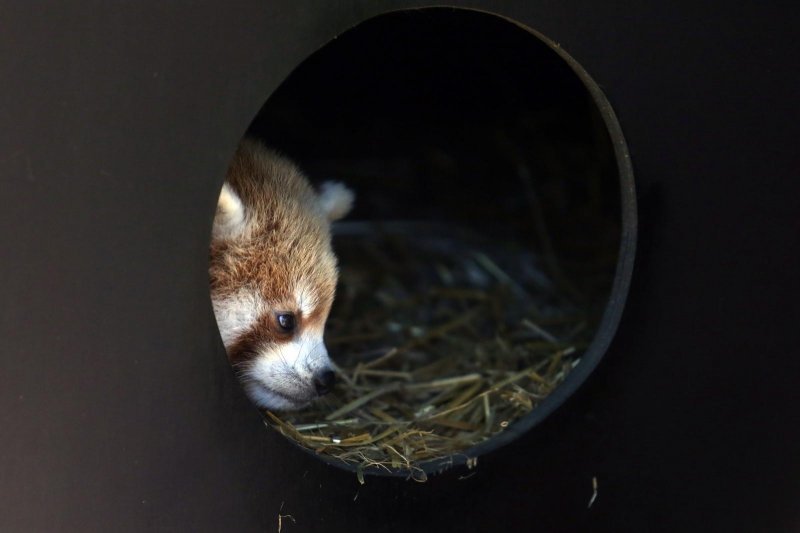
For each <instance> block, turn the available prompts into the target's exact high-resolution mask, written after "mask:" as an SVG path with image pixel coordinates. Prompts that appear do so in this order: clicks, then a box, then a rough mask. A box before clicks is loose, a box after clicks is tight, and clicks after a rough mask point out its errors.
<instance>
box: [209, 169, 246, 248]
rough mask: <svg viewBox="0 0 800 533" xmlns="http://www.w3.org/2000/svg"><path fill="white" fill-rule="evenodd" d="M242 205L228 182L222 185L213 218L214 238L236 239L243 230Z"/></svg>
mask: <svg viewBox="0 0 800 533" xmlns="http://www.w3.org/2000/svg"><path fill="white" fill-rule="evenodd" d="M244 215H245V213H244V204H242V200H241V199H240V198H239V195H238V194H236V191H234V190H233V187H231V186H230V184H229V183H228V182H225V183H224V184H223V185H222V191H221V192H220V194H219V200H217V214H216V215H215V216H214V232H213V233H214V235H213V236H214V238H215V239H226V238H231V237H236V236H237V235H239V234H241V232H242V230H243V229H244V226H245V222H244V218H245V217H244Z"/></svg>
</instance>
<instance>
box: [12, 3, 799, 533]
mask: <svg viewBox="0 0 800 533" xmlns="http://www.w3.org/2000/svg"><path fill="white" fill-rule="evenodd" d="M456 4H458V3H456ZM680 4H682V5H680ZM0 13H2V15H0V18H1V19H2V20H3V22H4V24H3V28H4V29H3V32H2V35H0V49H1V50H3V54H2V58H3V59H2V60H0V73H2V79H3V80H4V83H3V85H2V88H1V89H0V94H2V102H3V105H2V106H0V117H2V120H0V176H2V178H0V180H1V183H2V185H0V195H2V200H3V202H2V205H3V207H2V209H1V210H0V219H2V224H0V243H1V244H2V249H3V258H2V261H0V275H1V276H2V277H1V278H0V279H2V280H3V281H4V283H3V289H2V290H1V291H0V334H2V339H3V342H2V344H3V348H2V349H1V350H0V380H1V381H0V407H1V408H0V423H2V428H3V432H2V435H3V436H2V438H0V529H2V530H3V531H49V530H58V531H123V530H125V531H127V530H130V531H151V530H153V531H161V530H179V531H183V530H185V531H226V530H234V531H264V530H267V531H269V530H276V531H287V532H288V531H353V532H356V531H364V532H378V531H387V532H388V531H441V530H456V531H492V530H494V529H496V528H498V527H502V529H504V530H508V531H534V530H542V531H572V530H576V531H587V530H589V531H594V530H597V531H620V530H634V531H639V530H648V531H649V530H664V531H700V530H702V531H706V530H709V529H711V530H720V531H725V530H731V529H736V530H748V531H749V530H769V531H793V530H796V529H797V528H798V527H800V514H798V512H797V509H796V505H795V502H796V501H797V498H798V497H799V496H800V482H798V480H800V455H798V454H797V453H796V450H797V448H798V446H799V445H800V442H799V439H798V437H799V436H800V416H798V414H797V412H798V405H800V394H798V392H797V390H798V383H800V362H799V361H800V360H798V358H797V357H796V354H797V345H798V341H799V340H800V339H798V335H797V328H796V327H795V322H796V319H797V301H798V299H800V285H798V282H797V274H796V273H797V271H798V270H800V269H798V262H797V255H798V254H797V248H798V242H799V239H798V235H800V216H798V208H797V206H798V200H797V199H798V197H799V196H800V186H799V185H798V183H800V181H798V180H797V171H798V169H800V161H798V158H797V150H796V146H795V145H796V143H797V139H798V138H800V131H798V126H797V124H798V123H800V113H799V112H798V106H797V105H796V92H797V90H796V89H797V87H798V86H800V84H799V82H800V76H798V70H797V69H796V68H795V67H794V66H793V65H794V64H795V63H796V61H795V57H796V56H797V49H796V45H795V42H794V41H795V39H794V28H796V27H797V25H798V23H800V20H797V19H798V12H797V10H792V11H790V10H783V9H781V8H779V7H770V6H760V7H758V6H757V7H752V6H751V7H746V8H738V9H737V10H736V11H730V12H728V11H725V10H724V9H720V8H706V7H703V6H698V5H697V4H696V3H694V2H679V3H677V4H675V3H673V4H671V5H669V6H666V5H663V6H659V5H649V4H642V3H641V2H639V3H635V2H630V3H628V4H627V5H618V4H615V5H613V6H611V5H603V4H601V3H598V4H597V5H584V4H579V3H575V2H566V3H560V4H558V5H550V4H547V5H545V4H541V5H538V4H535V3H530V2H522V1H520V2H489V1H486V2H471V3H468V4H463V5H449V6H447V7H428V6H424V5H423V4H418V3H414V2H399V3H398V2H383V1H372V2H366V1H363V2H352V3H350V4H348V5H346V6H345V5H343V4H333V3H326V2H310V1H308V2H299V3H298V2H282V1H264V2H255V1H253V2H240V3H239V4H238V5H236V6H222V5H218V4H212V3H208V4H207V5H199V4H192V5H189V4H183V3H167V4H164V3H163V2H162V3H159V2H139V3H135V4H130V5H119V4H108V5H106V4H98V5H89V4H86V5H82V6H73V7H71V8H68V7H64V6H63V5H57V4H55V3H53V5H50V6H44V5H37V6H32V5H30V6H29V5H23V4H22V3H16V4H15V5H12V4H8V5H5V6H3V7H2V8H0ZM245 132H247V133H248V134H249V135H250V136H254V137H258V138H260V139H262V140H263V141H264V142H266V143H268V144H270V145H271V146H273V147H275V148H277V149H279V150H280V151H281V152H283V153H284V154H286V155H288V156H290V157H291V158H292V159H294V160H295V161H296V162H298V163H299V164H300V166H301V167H302V168H304V169H305V170H306V172H307V174H308V175H309V176H310V178H311V179H312V181H322V180H324V179H331V178H334V179H338V180H341V181H344V182H346V183H348V185H349V186H351V187H352V188H353V189H354V190H355V191H356V195H357V203H356V208H355V210H354V212H353V213H352V215H351V217H350V221H349V222H346V223H344V224H342V225H340V226H338V227H337V229H336V236H335V238H334V246H336V247H338V248H337V250H338V251H339V252H340V259H341V263H342V278H343V282H346V281H347V279H350V278H348V277H347V276H348V275H349V274H347V267H348V264H353V263H352V262H353V259H352V258H353V257H355V258H356V259H357V258H358V257H359V254H358V252H356V253H355V254H353V253H351V254H350V255H349V256H348V253H347V241H348V239H350V240H351V241H352V240H353V239H354V238H356V240H357V239H358V238H361V237H364V231H365V230H364V228H366V227H369V228H372V229H370V230H369V231H374V228H375V227H380V228H382V231H385V230H386V228H389V230H388V231H389V232H390V233H391V232H392V231H395V232H400V233H403V232H405V234H404V238H410V239H411V241H412V242H415V243H420V242H426V243H428V242H429V241H431V240H434V241H436V242H439V243H441V242H442V240H443V239H444V240H447V241H448V242H449V243H451V244H452V242H456V241H457V242H458V243H460V245H459V246H462V248H459V247H456V248H454V249H450V248H448V249H447V250H448V252H447V253H448V254H450V255H449V256H450V257H457V256H458V257H460V256H459V254H460V253H462V252H463V251H464V248H463V246H465V245H464V243H465V242H466V243H468V244H469V247H479V248H480V249H481V250H490V251H491V252H486V257H484V259H480V258H477V259H476V256H474V255H472V256H470V260H469V261H472V262H474V263H475V264H476V265H478V266H479V267H481V268H476V269H474V271H473V270H470V269H469V268H466V267H465V270H464V272H465V274H464V275H465V276H466V277H467V278H469V279H470V280H472V282H474V283H475V284H477V285H481V283H484V282H485V279H490V280H491V279H494V281H498V280H499V281H503V282H504V286H506V288H508V290H509V291H511V293H514V292H515V291H516V297H517V298H518V299H519V297H520V296H519V294H525V295H527V294H529V292H530V289H529V287H528V286H527V285H525V286H522V285H524V284H523V283H522V282H520V279H523V280H525V281H526V282H527V281H531V282H532V283H533V284H534V285H536V283H539V287H540V288H541V289H542V290H546V289H547V287H550V289H549V290H551V291H553V292H552V294H553V295H556V296H557V297H558V298H563V301H567V302H569V305H571V306H573V307H572V308H574V309H575V310H577V311H579V312H580V313H583V314H581V316H582V317H583V318H584V320H582V321H580V323H576V324H572V326H575V327H574V328H568V330H565V331H566V333H563V335H564V336H563V337H561V335H562V334H561V333H559V334H558V335H557V336H559V339H566V340H569V339H573V340H574V341H575V342H574V343H573V344H574V346H572V349H573V351H570V352H569V353H570V354H573V359H570V360H569V361H568V365H567V366H566V367H563V372H562V373H561V374H560V378H559V381H558V383H555V384H554V385H556V386H553V387H552V388H551V389H552V390H551V389H548V392H549V394H544V395H541V397H539V396H536V395H534V396H532V397H535V400H536V401H535V402H534V403H535V406H533V407H532V409H530V410H526V411H525V412H522V413H518V416H517V415H515V418H513V420H507V421H502V420H498V419H491V420H489V419H485V420H484V419H478V418H476V419H474V420H473V419H459V420H455V421H453V420H451V419H448V420H449V422H448V424H451V425H453V424H455V425H456V426H459V427H460V428H461V429H464V428H465V427H466V428H469V427H472V426H473V425H475V424H478V425H485V426H486V428H488V429H491V428H492V427H493V426H492V425H491V424H492V423H500V422H508V423H506V424H505V425H502V426H501V427H502V430H500V429H499V427H496V428H494V429H495V430H492V431H490V432H489V433H488V435H489V437H490V438H488V439H486V440H481V441H480V442H469V443H466V444H465V445H464V448H463V449H459V450H456V451H453V450H449V451H448V453H445V454H443V455H441V454H440V456H438V457H436V458H435V459H434V460H429V461H427V462H424V461H423V462H421V463H420V464H419V469H418V473H417V475H406V474H409V473H408V472H402V471H398V470H397V469H396V468H389V469H385V470H386V471H385V472H384V471H382V470H381V469H380V468H372V469H369V468H367V469H366V473H367V474H374V475H367V476H366V477H365V478H364V477H363V476H362V475H361V474H362V473H363V470H364V469H363V468H361V467H358V466H357V465H354V464H352V463H348V464H346V463H345V462H342V461H340V460H337V459H336V458H335V457H332V456H330V455H326V454H325V453H324V450H323V453H320V450H316V451H315V450H308V449H302V447H301V446H298V445H297V443H295V442H292V441H291V440H290V439H287V438H285V437H284V436H283V435H281V434H280V433H279V432H278V431H276V430H275V428H274V427H272V426H271V425H270V424H268V423H265V419H264V417H263V414H262V413H260V412H259V411H258V410H257V409H256V408H255V407H254V406H253V405H252V404H251V403H250V402H249V401H248V399H247V398H246V397H245V395H244V393H243V391H242V389H241V387H240V385H239V383H238V381H237V379H236V377H235V375H234V372H233V371H232V369H231V367H230V365H229V364H228V362H227V360H226V357H225V352H224V349H223V346H222V343H221V340H220V336H219V331H218V330H217V327H216V322H215V320H214V315H213V312H212V307H211V301H210V297H209V287H208V248H209V242H210V233H211V222H212V218H213V215H214V209H215V203H216V198H217V195H218V194H219V191H220V187H221V185H222V181H223V178H224V176H225V170H226V168H227V165H228V162H229V161H230V159H231V156H232V155H233V152H234V149H235V147H236V145H237V143H238V141H239V139H240V138H241V137H242V136H243V135H244V134H245ZM454 236H458V238H457V239H456V238H455V237H454ZM464 236H467V237H464ZM426 239H427V240H426ZM437 239H438V240H437ZM479 243H480V246H479ZM501 245H502V246H501ZM506 245H509V246H511V248H508V247H505V248H503V246H506ZM501 248H502V250H504V251H502V252H501V251H498V250H500V249H501ZM509 249H510V250H512V251H511V252H508V250H509ZM470 250H472V248H470ZM395 252H397V250H395ZM401 252H402V253H406V255H407V256H408V255H409V254H408V250H407V249H405V252H403V251H402V250H401ZM401 252H398V253H401ZM417 252H418V250H414V251H413V253H411V254H410V255H411V256H414V257H416V256H417V255H418V254H417ZM402 253H401V255H402ZM470 253H472V252H470ZM504 254H505V255H504ZM381 257H384V256H381ZM487 258H489V259H487ZM390 263H391V268H388V267H387V268H388V270H392V269H394V270H392V272H394V273H395V274H396V275H397V276H398V277H402V276H403V274H404V272H406V273H407V271H408V269H405V270H404V268H405V267H404V265H407V264H409V263H404V262H393V261H390ZM471 264H472V263H469V265H471ZM398 265H399V267H398ZM440 266H441V265H434V264H433V263H431V269H430V272H433V273H434V274H437V275H438V276H440V278H441V279H440V280H442V283H444V284H445V285H447V283H448V280H451V279H455V278H457V277H458V276H455V277H453V276H451V274H452V273H450V274H448V273H447V272H450V271H448V270H447V268H445V269H444V272H445V273H444V274H443V273H442V272H443V270H442V268H440ZM481 269H483V270H481ZM377 270H381V269H377ZM377 270H376V269H375V268H373V270H371V272H373V273H374V272H375V271H377ZM426 272H427V271H426ZM509 274H511V275H509ZM448 276H450V277H448ZM481 276H483V277H481ZM504 276H505V278H504ZM526 276H527V277H526ZM476 280H477V281H476ZM481 280H484V281H481ZM517 282H519V283H517ZM486 283H488V282H486ZM548 284H549V285H548ZM345 287H346V285H345ZM381 290H382V289H381V287H377V288H376V290H375V291H374V292H375V293H376V294H383V293H382V292H381ZM346 293H347V291H346V290H344V291H340V300H341V301H346ZM390 293H391V294H395V293H392V292H391V291H389V293H387V294H390ZM391 294H390V295H391ZM395 295H396V294H395ZM384 296H385V294H384ZM412 296H413V295H412ZM556 296H553V298H556ZM559 301H561V300H559ZM501 311H502V310H501ZM539 311H541V309H539ZM337 313H339V314H337ZM341 313H343V311H341V310H337V309H336V308H335V309H334V312H333V314H332V316H331V321H332V326H335V325H336V323H337V322H336V320H339V323H341V322H346V321H344V320H341V317H342V316H344V315H342V314H341ZM545 315H547V313H540V314H539V315H537V316H539V317H542V316H545ZM550 317H551V318H553V316H552V314H551V315H550ZM556 318H557V317H556ZM552 322H553V323H555V322H557V320H555V319H554V320H553V321H552ZM530 323H531V324H532V326H530V327H531V328H533V329H532V331H533V333H535V335H534V334H533V333H532V335H533V336H534V337H536V336H537V335H538V336H539V337H543V338H545V340H547V337H548V336H550V337H552V336H553V335H552V334H551V332H550V331H549V330H548V328H547V327H544V328H540V326H539V325H537V324H536V323H533V322H530ZM553 327H554V328H555V327H557V326H553ZM537 328H539V329H541V330H542V331H543V332H542V331H538V330H537ZM421 331H423V332H422V333H421V335H422V336H424V335H425V332H424V330H421ZM412 333H413V332H412ZM529 333H530V332H529ZM570 335H571V336H570ZM511 338H512V339H517V337H515V336H514V334H513V332H512V335H511ZM540 340H541V339H540ZM497 342H498V343H500V345H503V343H504V342H506V341H505V340H503V339H500V340H498V341H497ZM537 342H538V341H537ZM565 342H566V341H565ZM462 344H463V343H462ZM473 348H474V347H473V346H471V345H468V346H466V347H465V348H464V352H465V353H466V354H468V355H465V357H469V354H470V353H472V355H475V354H477V353H478V351H475V352H474V353H473V352H470V350H472V349H473ZM562 351H563V350H562ZM331 353H332V355H334V359H335V360H336V358H337V357H343V355H341V354H339V355H337V354H336V351H335V350H334V349H331ZM563 362H564V361H561V360H559V361H556V362H554V363H552V365H549V366H550V367H552V369H554V370H558V368H561V367H559V366H558V365H559V364H562V363H563ZM478 370H479V372H476V373H475V375H477V374H480V373H481V372H483V374H485V375H489V374H492V372H494V370H493V369H491V368H479V369H478ZM554 375H555V374H554ZM449 377H450V375H449V374H446V373H442V374H437V373H436V372H432V373H431V374H430V375H429V376H428V378H431V379H433V380H436V379H437V378H441V379H448V378H449ZM470 379H472V378H470ZM481 379H483V378H481ZM476 390H477V388H476ZM462 392H463V391H462ZM459 395H460V393H459V394H456V396H459ZM443 398H446V399H447V400H448V401H454V400H453V398H452V397H449V398H447V397H446V396H443ZM456 403H457V402H456ZM408 411H410V412H411V411H414V410H413V409H408ZM478 411H480V409H476V413H477V414H478V415H480V413H478ZM486 412H487V413H488V412H489V411H488V404H487V411H486ZM412 414H413V413H412ZM487 416H488V415H487ZM476 420H477V421H478V422H476ZM451 429H452V428H451ZM432 431H435V429H433V430H432ZM320 438H325V437H320ZM331 438H332V439H334V438H335V436H332V437H331ZM401 451H402V450H401ZM309 452H310V453H309ZM401 470H402V469H401ZM357 472H358V475H357ZM419 472H421V473H422V474H419ZM422 479H425V480H426V481H425V482H424V483H418V482H416V481H421V480H422Z"/></svg>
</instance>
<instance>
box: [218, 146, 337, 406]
mask: <svg viewBox="0 0 800 533" xmlns="http://www.w3.org/2000/svg"><path fill="white" fill-rule="evenodd" d="M351 203H352V193H350V191H348V190H347V189H345V188H344V187H343V186H341V185H337V184H332V185H331V184H329V185H328V186H327V188H326V189H324V190H323V191H322V193H318V192H316V191H315V190H314V189H313V188H312V187H311V185H310V184H309V182H308V181H307V179H306V178H305V176H304V175H303V174H302V172H301V171H300V170H299V169H298V168H297V167H296V166H295V165H294V164H293V163H292V162H290V161H289V160H288V159H286V158H284V157H282V156H280V155H278V154H277V153H275V152H274V151H271V150H269V149H267V148H265V147H264V146H262V145H261V144H259V143H258V142H256V141H252V140H245V141H243V142H242V143H241V145H240V146H239V148H238V150H237V151H236V154H235V156H234V158H233V160H232V162H231V164H230V167H229V169H228V173H227V176H226V185H225V187H224V188H223V193H222V194H221V196H220V202H219V206H218V209H217V215H216V217H215V225H214V236H213V238H212V243H211V250H210V261H211V264H210V269H209V273H210V283H211V295H212V301H213V303H214V309H215V313H216V314H217V321H218V324H219V325H220V331H221V333H222V335H223V340H225V341H226V350H227V351H228V355H229V358H230V359H231V362H232V363H235V364H242V363H247V362H249V361H251V360H253V359H257V361H256V362H255V363H253V364H252V365H250V366H245V368H247V369H253V368H256V365H260V366H258V368H259V369H260V370H259V372H260V373H258V372H256V371H255V370H253V371H252V372H251V374H253V375H256V374H257V378H253V379H255V381H260V383H259V384H258V386H259V387H260V386H262V385H263V387H265V388H266V389H270V391H269V392H270V393H273V392H274V393H276V394H278V393H279V392H280V391H279V390H278V389H279V388H280V387H279V386H283V382H282V381H281V379H283V380H284V381H285V380H287V379H288V378H284V377H283V376H284V375H285V374H287V373H291V372H293V373H294V374H296V375H297V376H298V377H297V379H296V380H295V381H296V382H297V383H295V382H292V384H293V386H295V388H296V389H297V390H301V389H302V390H303V391H305V390H306V389H303V388H302V387H301V385H302V386H305V384H304V383H300V382H301V381H302V380H303V379H306V378H307V376H306V373H304V372H305V371H306V369H305V367H301V366H298V365H299V364H300V363H297V364H293V365H289V364H288V363H285V364H284V367H282V372H283V374H279V373H278V372H277V371H275V376H277V377H276V378H275V379H270V378H269V376H271V375H272V373H271V371H270V370H269V368H271V367H270V366H269V365H270V364H272V365H278V364H282V363H281V362H280V361H278V360H277V358H282V359H283V360H284V361H286V360H289V361H293V360H294V359H297V357H295V355H296V354H293V353H286V352H285V351H283V350H290V349H294V348H292V346H297V347H298V349H300V350H301V351H302V350H307V349H309V350H310V348H308V347H307V346H305V344H303V343H311V342H318V344H319V345H320V346H316V345H315V346H316V347H315V348H314V349H315V350H316V351H315V352H314V353H313V355H314V357H315V358H316V359H324V361H325V362H327V352H326V351H325V350H324V346H322V332H323V329H324V324H325V321H326V320H327V316H328V313H329V312H330V308H331V305H332V303H333V298H334V292H335V288H336V281H337V265H336V257H335V256H334V254H333V250H332V247H331V242H330V222H331V220H332V219H335V218H338V217H340V216H342V215H343V214H345V213H346V212H347V211H348V210H349V208H350V204H351ZM280 313H290V314H291V315H292V316H293V317H294V320H295V328H294V330H293V331H292V332H286V331H283V330H282V329H281V327H280V326H279V325H278V323H277V318H276V317H277V315H278V314H280ZM308 339H311V340H308ZM317 339H318V341H317ZM301 340H302V342H301ZM281 346H283V348H281ZM309 353H310V352H309ZM323 353H324V357H323V356H322V355H320V354H323ZM293 357H294V359H293ZM306 357H307V358H308V356H306ZM270 358H272V359H274V361H273V360H272V359H270ZM328 364H329V362H328ZM250 377H251V378H252V376H250ZM279 378H280V379H279ZM261 382H263V383H261ZM298 383H300V385H298ZM286 387H288V385H287V386H286ZM272 389H275V390H272ZM259 390H260V389H259ZM287 390H288V388H287ZM293 390H294V389H293ZM283 393H286V394H289V393H288V392H286V391H283ZM298 394H299V393H298ZM290 396H291V395H290ZM301 396H302V395H301ZM306 399H307V398H306ZM261 403H262V404H264V403H269V402H267V401H264V402H261ZM290 403H291V402H290ZM295 403H302V402H295ZM264 406H265V407H272V406H270V405H264ZM278 407H280V406H278ZM278 407H276V408H278ZM295 407H296V406H295Z"/></svg>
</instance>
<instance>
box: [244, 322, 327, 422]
mask: <svg viewBox="0 0 800 533" xmlns="http://www.w3.org/2000/svg"><path fill="white" fill-rule="evenodd" d="M330 368H331V363H330V359H329V358H328V351H327V350H326V348H325V345H324V343H323V342H322V335H321V332H320V333H316V332H307V333H305V334H302V335H300V336H298V337H296V338H295V339H293V340H291V341H290V342H286V343H279V344H271V345H268V346H265V347H263V348H262V349H260V350H259V351H258V353H257V355H256V356H255V357H254V358H253V359H251V360H250V361H248V362H247V363H246V364H245V365H244V366H243V371H242V373H241V378H242V379H243V380H244V381H245V383H246V385H245V388H246V390H247V391H248V394H249V395H250V397H251V398H252V399H253V401H254V402H256V404H258V405H259V406H260V407H264V408H267V409H277V410H286V409H299V408H301V407H304V406H305V405H307V404H309V403H310V402H311V401H313V400H314V399H316V398H317V397H318V395H319V394H318V392H317V389H316V386H315V379H316V377H317V376H318V375H320V374H321V373H323V372H325V371H329V370H330Z"/></svg>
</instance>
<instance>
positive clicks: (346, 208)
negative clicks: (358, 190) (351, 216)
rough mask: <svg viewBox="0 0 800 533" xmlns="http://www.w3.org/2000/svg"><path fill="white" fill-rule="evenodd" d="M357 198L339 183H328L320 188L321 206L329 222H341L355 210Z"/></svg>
mask: <svg viewBox="0 0 800 533" xmlns="http://www.w3.org/2000/svg"><path fill="white" fill-rule="evenodd" d="M355 198H356V196H355V194H353V191H351V190H350V189H348V188H347V187H345V186H344V184H343V183H340V182H338V181H326V182H324V183H323V184H322V185H320V187H319V204H320V206H321V207H322V211H323V212H324V213H325V215H326V216H327V217H328V220H330V221H334V220H339V219H340V218H342V217H344V216H345V215H346V214H347V213H349V212H350V209H352V208H353V201H354V200H355Z"/></svg>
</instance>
